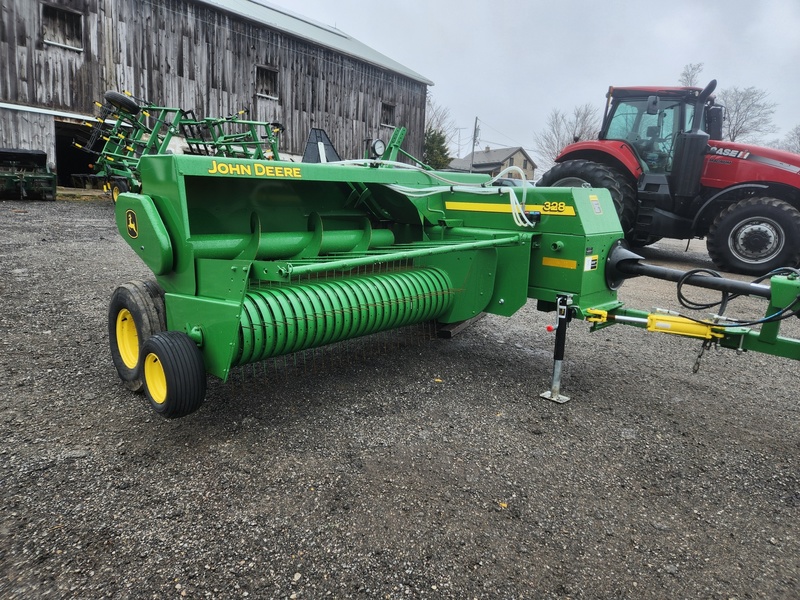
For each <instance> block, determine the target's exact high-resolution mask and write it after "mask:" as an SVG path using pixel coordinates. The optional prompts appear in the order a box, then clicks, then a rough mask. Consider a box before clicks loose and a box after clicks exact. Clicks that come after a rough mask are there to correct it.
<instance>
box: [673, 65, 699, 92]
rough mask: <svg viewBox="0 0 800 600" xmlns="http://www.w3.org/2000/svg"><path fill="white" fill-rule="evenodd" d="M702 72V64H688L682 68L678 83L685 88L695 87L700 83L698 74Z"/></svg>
mask: <svg viewBox="0 0 800 600" xmlns="http://www.w3.org/2000/svg"><path fill="white" fill-rule="evenodd" d="M702 70H703V63H689V64H688V65H686V66H685V67H683V71H681V77H680V79H679V80H678V81H679V82H680V84H681V85H682V86H685V87H697V86H698V84H699V82H700V73H701V72H702Z"/></svg>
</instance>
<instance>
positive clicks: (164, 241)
mask: <svg viewBox="0 0 800 600" xmlns="http://www.w3.org/2000/svg"><path fill="white" fill-rule="evenodd" d="M114 212H115V215H116V220H117V229H118V230H119V233H120V235H121V236H122V239H124V240H125V241H126V242H128V244H129V245H130V247H131V248H133V251H134V252H136V254H138V255H139V258H141V259H142V260H143V261H144V263H145V264H146V265H147V266H148V267H149V268H150V269H151V270H152V271H153V273H154V274H155V275H164V274H166V273H169V272H170V271H171V270H172V266H173V262H174V253H173V250H172V242H171V240H170V237H169V234H168V233H167V228H166V226H165V225H164V222H163V221H162V219H161V215H159V213H158V209H156V206H155V204H154V203H153V199H152V198H150V196H145V195H142V194H121V195H120V196H119V198H118V200H117V204H116V205H115V211H114Z"/></svg>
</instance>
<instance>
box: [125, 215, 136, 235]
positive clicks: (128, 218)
mask: <svg viewBox="0 0 800 600" xmlns="http://www.w3.org/2000/svg"><path fill="white" fill-rule="evenodd" d="M125 224H126V226H127V228H128V235H129V236H130V237H132V238H133V239H136V238H137V237H139V224H138V223H137V222H136V213H135V212H133V211H132V210H128V211H127V212H126V213H125Z"/></svg>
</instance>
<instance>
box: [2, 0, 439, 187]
mask: <svg viewBox="0 0 800 600" xmlns="http://www.w3.org/2000/svg"><path fill="white" fill-rule="evenodd" d="M0 11H1V12H0V16H1V17H2V20H1V21H0V53H1V55H2V56H4V57H6V60H7V62H6V65H5V67H4V68H3V69H0V147H16V148H25V149H37V150H45V151H47V153H48V155H49V156H51V157H53V158H52V159H53V160H54V162H55V163H56V165H57V168H58V172H59V181H60V183H61V184H62V185H68V181H69V177H70V174H72V173H77V172H87V171H88V170H89V164H90V163H91V156H90V155H88V154H86V153H85V152H82V151H80V150H77V149H76V148H74V147H73V145H72V142H73V140H75V139H80V138H81V137H86V131H87V130H88V128H87V127H86V125H85V121H86V120H87V117H91V116H92V115H95V114H96V106H95V102H96V101H102V99H103V94H104V93H105V92H106V91H107V90H117V91H123V90H125V91H129V92H130V93H132V94H133V96H134V97H137V98H142V99H145V100H148V101H151V102H154V103H156V104H159V105H162V106H176V107H181V108H183V109H186V110H192V111H194V113H195V115H197V117H221V116H226V115H230V114H234V113H236V112H238V111H240V110H242V109H248V110H249V113H248V114H247V117H246V118H248V119H252V120H259V121H274V122H280V123H282V124H283V125H284V126H285V128H286V131H285V132H284V134H283V135H282V137H281V148H282V152H283V153H284V154H286V153H288V154H291V155H302V154H303V150H304V147H305V144H306V140H307V137H308V134H309V130H310V129H311V128H312V127H313V128H321V129H324V130H325V131H326V132H327V133H328V135H329V136H330V138H331V139H332V141H333V143H334V145H335V146H336V148H337V150H338V151H339V154H340V155H341V156H342V158H354V157H357V156H361V155H362V154H363V147H364V140H365V139H367V138H375V137H381V138H384V139H388V137H389V135H390V134H391V130H392V128H393V127H395V126H404V127H407V128H408V136H407V137H406V142H405V144H404V149H405V150H407V151H408V152H410V153H411V154H414V155H417V156H421V155H422V147H423V141H424V122H425V101H426V94H427V86H428V85H431V84H432V83H431V82H430V81H429V80H427V79H426V78H425V77H423V76H422V75H420V74H418V73H415V72H414V71H412V70H410V69H408V68H406V67H404V66H403V65H401V64H399V63H397V62H395V61H394V60H392V59H391V58H389V57H387V56H384V55H382V54H380V53H378V52H376V51H375V50H373V49H371V48H369V47H368V46H366V45H364V44H363V43H361V42H359V41H358V40H356V39H354V38H353V37H351V36H349V35H347V34H345V33H343V32H341V31H339V30H338V29H335V28H333V27H328V26H326V25H322V24H320V23H316V22H314V21H312V20H310V19H307V18H305V17H302V16H299V15H297V14H294V13H290V12H288V11H285V10H284V9H280V8H277V7H273V6H270V5H269V4H268V3H267V2H261V1H258V2H257V1H256V0H41V1H39V0H0Z"/></svg>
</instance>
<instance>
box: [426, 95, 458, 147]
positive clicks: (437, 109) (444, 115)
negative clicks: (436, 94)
mask: <svg viewBox="0 0 800 600" xmlns="http://www.w3.org/2000/svg"><path fill="white" fill-rule="evenodd" d="M425 131H436V132H439V133H441V134H443V135H444V140H445V145H449V144H451V143H452V141H453V139H454V138H455V137H456V134H457V133H458V128H457V127H456V123H455V121H454V120H453V117H452V116H450V110H449V109H447V108H445V107H444V106H440V105H439V104H437V103H436V102H435V101H434V99H433V97H432V96H431V95H430V94H428V98H427V101H426V103H425Z"/></svg>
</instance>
